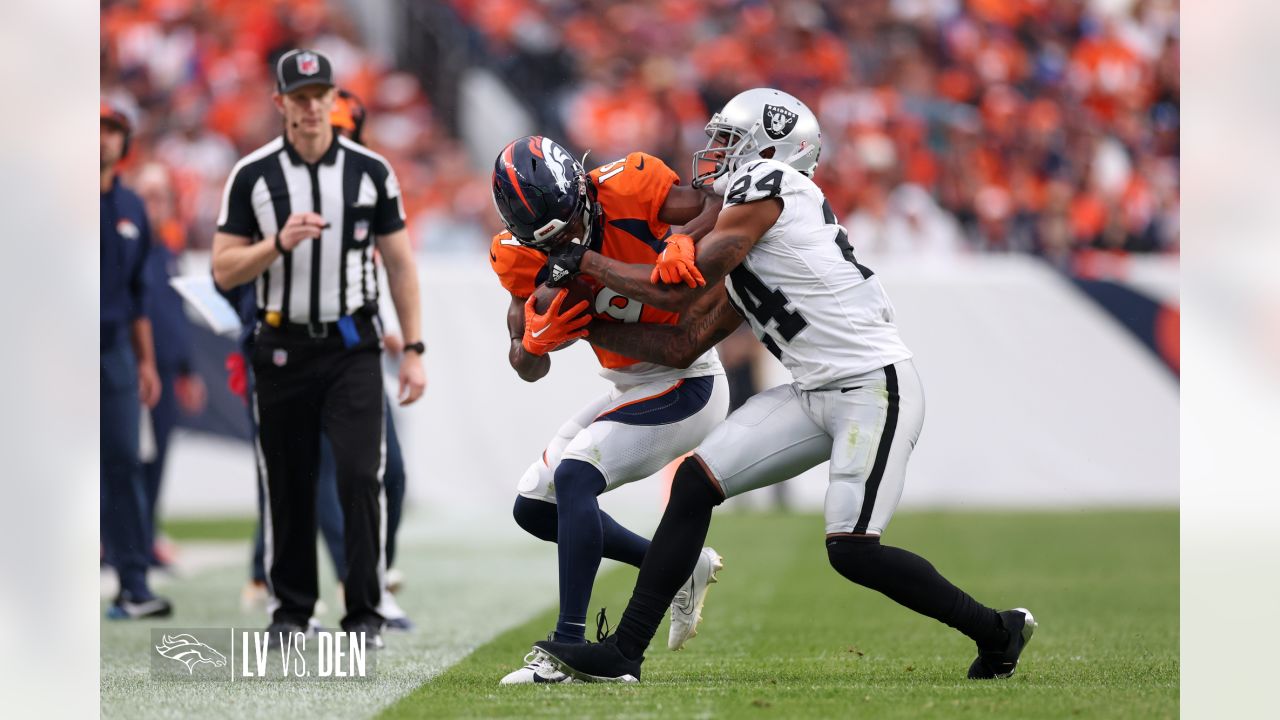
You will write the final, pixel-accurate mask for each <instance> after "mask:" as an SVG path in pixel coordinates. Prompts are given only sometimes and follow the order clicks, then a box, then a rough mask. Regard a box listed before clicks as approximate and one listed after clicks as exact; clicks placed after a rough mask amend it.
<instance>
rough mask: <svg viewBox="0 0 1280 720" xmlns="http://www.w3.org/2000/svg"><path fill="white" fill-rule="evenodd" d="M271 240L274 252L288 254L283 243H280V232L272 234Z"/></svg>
mask: <svg viewBox="0 0 1280 720" xmlns="http://www.w3.org/2000/svg"><path fill="white" fill-rule="evenodd" d="M271 240H272V242H274V243H275V245H276V252H278V253H280V254H281V255H288V254H289V251H288V250H285V249H284V245H281V244H280V233H276V234H275V235H272V236H271Z"/></svg>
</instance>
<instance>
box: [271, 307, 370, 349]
mask: <svg viewBox="0 0 1280 720" xmlns="http://www.w3.org/2000/svg"><path fill="white" fill-rule="evenodd" d="M377 314H378V306H377V305H375V304H373V303H369V304H368V305H362V306H361V307H359V308H357V309H356V311H355V312H353V313H351V317H353V318H355V319H356V320H359V321H364V322H369V321H371V320H372V319H373V318H374V317H376V316H377ZM267 315H268V313H266V312H263V311H261V310H260V311H258V319H259V320H260V321H261V322H262V326H263V327H264V328H268V329H269V330H270V331H271V332H274V333H279V334H281V335H293V336H300V337H309V338H312V339H313V340H322V339H324V338H329V337H338V336H339V334H340V333H341V330H339V329H338V321H337V320H335V321H333V322H314V323H309V322H306V323H296V322H282V323H280V324H279V325H272V324H271V323H270V322H268V320H267Z"/></svg>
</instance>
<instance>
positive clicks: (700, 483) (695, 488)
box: [671, 455, 724, 507]
mask: <svg viewBox="0 0 1280 720" xmlns="http://www.w3.org/2000/svg"><path fill="white" fill-rule="evenodd" d="M722 502H724V495H722V494H720V486H719V485H718V484H716V481H715V478H713V477H711V475H710V474H709V473H708V472H707V468H706V467H705V466H704V465H703V464H702V462H701V461H700V460H698V459H696V458H694V457H693V456H692V455H691V456H689V457H687V458H685V459H684V462H682V463H680V467H678V468H676V475H675V478H673V479H672V480H671V504H672V505H676V506H678V507H684V506H687V505H695V506H696V505H711V506H716V505H719V504H720V503H722Z"/></svg>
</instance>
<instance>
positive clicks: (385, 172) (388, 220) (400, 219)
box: [373, 160, 405, 235]
mask: <svg viewBox="0 0 1280 720" xmlns="http://www.w3.org/2000/svg"><path fill="white" fill-rule="evenodd" d="M377 168H378V173H379V174H380V175H381V176H382V177H379V178H377V179H376V180H375V182H374V184H375V185H376V186H377V188H378V204H377V207H376V208H375V210H374V219H373V232H374V234H376V235H390V234H391V233H393V232H396V231H397V230H402V229H404V226H405V223H404V198H403V197H402V196H401V193H400V180H399V179H398V178H397V177H396V171H395V170H393V169H391V164H390V163H388V162H386V161H385V160H383V161H382V162H379V163H377Z"/></svg>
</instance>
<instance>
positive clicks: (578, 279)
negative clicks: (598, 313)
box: [533, 275, 596, 350]
mask: <svg viewBox="0 0 1280 720" xmlns="http://www.w3.org/2000/svg"><path fill="white" fill-rule="evenodd" d="M562 289H567V290H568V291H569V295H568V297H566V298H565V299H564V302H563V303H562V304H561V305H560V312H565V311H567V310H568V309H569V308H572V307H573V306H574V305H577V304H578V303H580V302H582V301H583V300H586V301H587V303H588V305H587V312H592V311H593V310H592V307H591V305H592V304H594V303H595V297H596V291H595V286H594V285H593V284H592V283H591V281H590V280H588V279H587V278H586V276H584V275H578V276H575V277H573V278H572V279H570V280H569V284H568V285H566V286H565V287H564V288H554V287H551V286H550V285H546V284H543V285H539V286H538V288H537V289H536V290H534V291H533V309H534V310H536V311H537V312H538V313H539V314H541V313H544V312H546V311H547V309H548V308H550V307H551V303H552V302H554V301H555V299H556V294H557V293H559V292H560V291H561V290H562ZM576 342H578V341H577V340H570V341H569V342H567V343H564V344H562V345H560V346H558V347H557V348H556V350H563V349H565V348H567V347H569V346H570V345H572V344H574V343H576Z"/></svg>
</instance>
